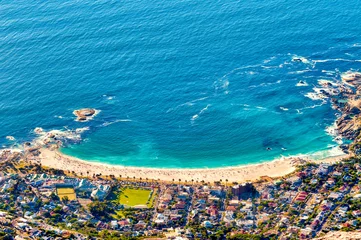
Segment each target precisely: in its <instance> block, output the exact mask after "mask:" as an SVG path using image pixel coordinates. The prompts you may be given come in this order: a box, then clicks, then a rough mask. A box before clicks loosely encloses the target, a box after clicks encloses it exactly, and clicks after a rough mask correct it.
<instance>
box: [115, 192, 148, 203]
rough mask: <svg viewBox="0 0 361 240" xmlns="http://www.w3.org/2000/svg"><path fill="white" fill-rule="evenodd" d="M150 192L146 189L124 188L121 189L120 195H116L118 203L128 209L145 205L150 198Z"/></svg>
mask: <svg viewBox="0 0 361 240" xmlns="http://www.w3.org/2000/svg"><path fill="white" fill-rule="evenodd" d="M150 193H151V191H150V190H147V189H133V188H125V189H122V191H121V192H120V194H119V195H118V202H119V203H120V204H123V205H127V206H129V207H134V206H137V205H147V206H148V207H149V204H151V202H150V203H149V204H147V202H148V199H149V197H150Z"/></svg>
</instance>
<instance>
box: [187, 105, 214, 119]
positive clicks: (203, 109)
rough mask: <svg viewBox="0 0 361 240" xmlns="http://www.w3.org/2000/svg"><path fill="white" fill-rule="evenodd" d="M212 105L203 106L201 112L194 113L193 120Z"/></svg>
mask: <svg viewBox="0 0 361 240" xmlns="http://www.w3.org/2000/svg"><path fill="white" fill-rule="evenodd" d="M210 106H211V104H207V106H206V107H204V108H202V109H201V110H200V111H199V113H197V114H195V115H193V116H192V118H191V120H192V121H194V120H196V119H198V118H199V117H200V116H201V115H202V114H203V113H205V112H206V111H207V110H208V109H209V107H210Z"/></svg>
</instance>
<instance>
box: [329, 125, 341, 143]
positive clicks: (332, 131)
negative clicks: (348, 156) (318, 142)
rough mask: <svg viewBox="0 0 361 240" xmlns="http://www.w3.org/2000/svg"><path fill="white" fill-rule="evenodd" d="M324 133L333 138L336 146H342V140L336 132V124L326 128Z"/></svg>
mask: <svg viewBox="0 0 361 240" xmlns="http://www.w3.org/2000/svg"><path fill="white" fill-rule="evenodd" d="M325 131H326V133H327V134H328V135H330V136H331V137H332V138H333V141H334V142H336V143H337V144H339V145H341V144H343V139H342V137H341V136H340V135H339V132H338V130H337V125H336V122H335V123H334V124H332V125H330V126H328V127H326V129H325Z"/></svg>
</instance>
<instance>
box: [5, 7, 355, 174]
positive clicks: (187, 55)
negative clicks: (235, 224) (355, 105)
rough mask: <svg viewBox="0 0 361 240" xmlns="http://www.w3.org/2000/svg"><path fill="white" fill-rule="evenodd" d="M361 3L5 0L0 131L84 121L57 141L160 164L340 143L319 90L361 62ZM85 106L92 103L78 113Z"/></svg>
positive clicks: (105, 157)
mask: <svg viewBox="0 0 361 240" xmlns="http://www.w3.org/2000/svg"><path fill="white" fill-rule="evenodd" d="M359 4H360V2H359V1H341V0H335V1H332V2H330V1H320V0H313V1H310V0H305V1H295V0H289V1H280V0H276V1H264V0H258V1H254V0H249V1H236V0H230V1H217V0H215V1H188V0H184V1H182V0H179V1H164V0H163V1H162V0H155V1H152V2H149V1H145V0H132V1H128V0H124V1H111V0H99V1H87V0H84V1H67V0H65V1H54V0H49V1H45V2H39V1H23V0H20V1H16V2H14V1H9V0H3V1H2V2H1V4H0V29H1V31H0V93H1V95H0V96H1V97H0V130H1V131H0V144H1V146H2V147H3V148H9V147H20V146H21V144H22V143H23V142H25V141H31V140H32V139H34V138H36V137H37V135H36V134H35V133H34V129H35V128H36V127H41V128H43V129H45V130H47V131H49V130H54V129H57V130H66V129H77V128H85V127H88V128H89V130H88V131H85V132H84V133H83V134H82V141H80V142H76V143H71V144H67V145H66V146H64V147H63V148H62V149H61V151H62V152H63V153H65V154H69V155H71V156H74V157H78V158H81V159H85V160H89V161H97V162H102V163H108V164H117V165H125V166H140V167H160V168H213V167H226V166H236V165H243V164H252V163H260V162H264V161H270V160H273V159H277V158H280V157H282V156H293V155H300V154H312V155H313V156H314V157H315V158H323V157H326V156H329V155H332V154H336V153H337V152H338V151H337V148H336V147H337V145H338V144H339V143H337V142H335V139H334V137H333V136H331V135H330V134H329V133H328V132H327V131H326V129H327V128H328V127H329V126H332V125H333V123H334V122H335V120H336V115H337V113H336V112H335V111H334V110H333V109H332V108H331V104H330V100H329V99H323V98H319V97H317V94H315V91H317V89H318V87H319V81H320V80H329V81H339V80H340V74H341V73H343V72H346V71H348V70H359V69H361V36H360V34H359V33H360V32H361V25H360V22H359V16H360V10H359V9H360V8H359ZM85 107H90V108H96V109H98V110H100V113H99V114H98V115H97V116H96V117H95V118H94V119H93V120H92V121H89V122H76V121H75V117H74V115H73V113H72V112H73V111H74V110H76V109H79V108H85ZM8 136H13V137H14V138H15V140H12V139H11V138H9V137H8Z"/></svg>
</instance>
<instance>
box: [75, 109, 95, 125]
mask: <svg viewBox="0 0 361 240" xmlns="http://www.w3.org/2000/svg"><path fill="white" fill-rule="evenodd" d="M97 112H98V111H97V110H96V109H93V108H82V109H79V110H75V111H74V112H73V114H74V115H75V116H76V117H77V119H76V120H77V121H79V122H86V121H89V120H90V119H92V118H93V117H94V116H95V115H96V114H97Z"/></svg>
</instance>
